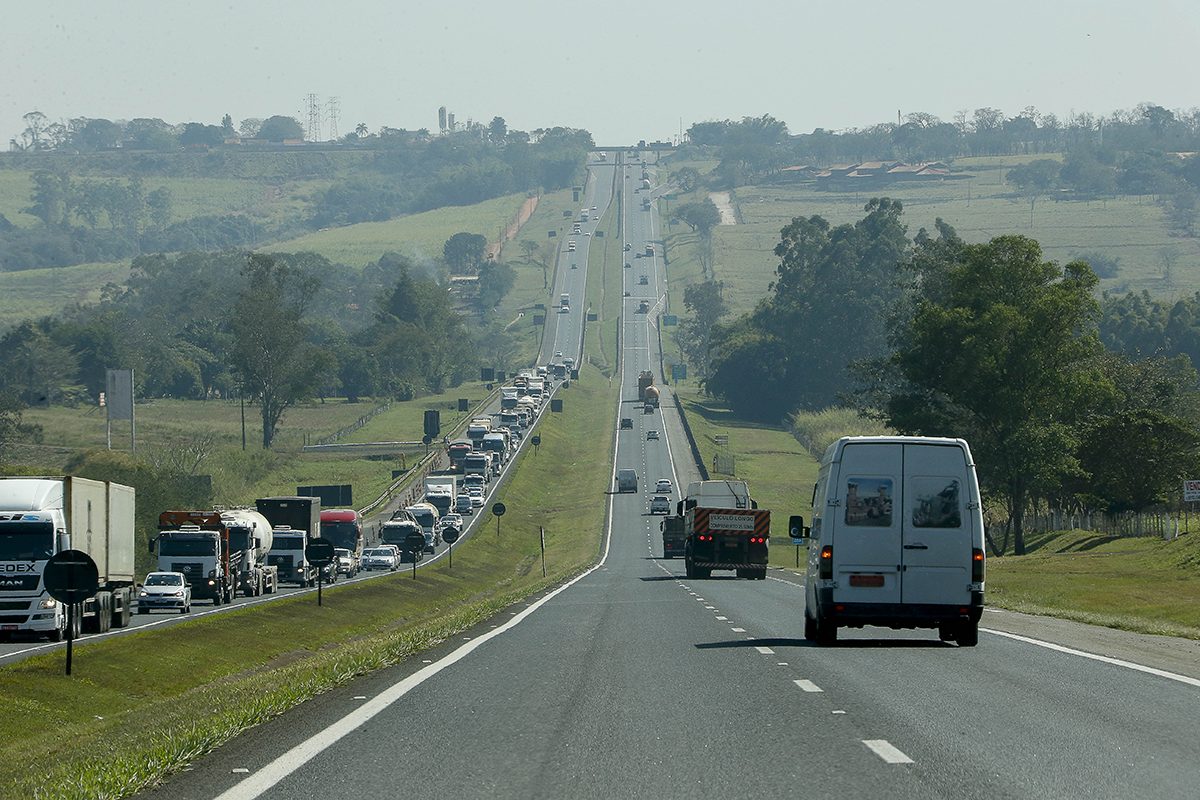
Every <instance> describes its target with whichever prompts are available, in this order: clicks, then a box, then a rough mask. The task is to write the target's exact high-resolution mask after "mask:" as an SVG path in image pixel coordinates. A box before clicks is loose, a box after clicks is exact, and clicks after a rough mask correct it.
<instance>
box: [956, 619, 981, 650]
mask: <svg viewBox="0 0 1200 800" xmlns="http://www.w3.org/2000/svg"><path fill="white" fill-rule="evenodd" d="M954 639H955V641H957V642H958V646H959V647H974V646H975V645H977V644H979V623H978V622H964V623H963V624H962V625H960V626H959V627H958V630H956V631H955V632H954Z"/></svg>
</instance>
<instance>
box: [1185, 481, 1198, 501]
mask: <svg viewBox="0 0 1200 800" xmlns="http://www.w3.org/2000/svg"><path fill="white" fill-rule="evenodd" d="M1198 501H1200V481H1184V482H1183V502H1185V503H1195V502H1198Z"/></svg>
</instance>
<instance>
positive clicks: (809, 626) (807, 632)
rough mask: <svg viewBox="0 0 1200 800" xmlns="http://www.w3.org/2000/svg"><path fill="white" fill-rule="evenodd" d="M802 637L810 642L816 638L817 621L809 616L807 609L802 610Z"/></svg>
mask: <svg viewBox="0 0 1200 800" xmlns="http://www.w3.org/2000/svg"><path fill="white" fill-rule="evenodd" d="M804 638H805V639H807V640H808V641H810V642H815V641H816V640H817V621H816V620H815V619H813V618H812V617H811V616H809V613H808V611H805V612H804Z"/></svg>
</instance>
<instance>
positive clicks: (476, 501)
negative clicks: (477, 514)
mask: <svg viewBox="0 0 1200 800" xmlns="http://www.w3.org/2000/svg"><path fill="white" fill-rule="evenodd" d="M470 497H471V507H472V508H483V495H481V494H473V495H470Z"/></svg>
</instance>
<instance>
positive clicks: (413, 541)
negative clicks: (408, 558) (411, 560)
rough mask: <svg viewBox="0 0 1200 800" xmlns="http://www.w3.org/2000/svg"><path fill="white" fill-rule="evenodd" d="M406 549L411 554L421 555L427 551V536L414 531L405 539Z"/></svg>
mask: <svg viewBox="0 0 1200 800" xmlns="http://www.w3.org/2000/svg"><path fill="white" fill-rule="evenodd" d="M404 549H405V550H407V551H408V552H410V553H419V552H421V551H422V550H424V549H425V534H423V533H417V532H416V531H413V532H412V533H410V534H409V535H408V536H405V537H404Z"/></svg>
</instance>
